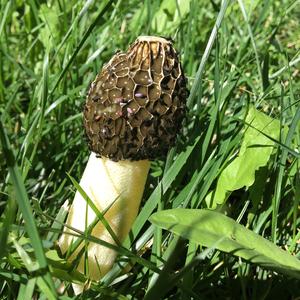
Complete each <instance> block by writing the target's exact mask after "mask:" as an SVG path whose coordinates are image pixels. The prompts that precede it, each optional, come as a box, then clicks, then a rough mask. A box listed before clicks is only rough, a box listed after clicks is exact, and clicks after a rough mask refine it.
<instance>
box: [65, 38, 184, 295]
mask: <svg viewBox="0 0 300 300" xmlns="http://www.w3.org/2000/svg"><path fill="white" fill-rule="evenodd" d="M187 93H188V92H187V89H186V79H185V77H184V74H183V71H182V68H181V65H180V62H179V60H178V56H177V54H176V51H175V49H174V48H173V46H172V42H171V41H170V40H168V39H165V38H162V37H155V36H140V37H139V38H138V39H137V40H136V41H135V42H134V43H133V44H132V45H131V46H130V47H129V49H128V50H127V52H125V53H122V52H118V53H116V54H115V55H114V56H113V57H112V59H111V60H110V61H109V62H108V63H107V64H106V65H105V66H104V67H103V69H102V71H101V72H100V73H99V74H98V75H97V77H96V79H95V81H94V82H93V83H92V84H91V86H90V89H89V92H88V95H87V99H86V103H85V106H84V112H83V115H84V127H85V132H86V136H87V138H88V143H89V148H90V150H91V154H90V157H89V160H88V162H87V165H86V168H85V171H84V173H83V176H82V178H81V180H80V186H81V187H82V189H83V190H84V191H85V192H86V194H87V195H88V196H89V198H90V199H91V200H92V201H93V204H94V205H95V206H96V207H97V209H98V210H99V211H105V210H106V209H108V208H109V209H108V210H107V211H106V213H105V219H106V220H107V222H108V223H109V225H110V227H111V229H112V230H113V231H114V233H115V236H116V237H117V239H118V240H119V242H120V243H122V241H123V240H124V238H125V237H126V236H127V234H128V232H129V231H130V228H131V226H132V223H133V222H134V220H135V218H136V215H137V213H138V209H139V205H140V202H141V199H142V195H143V192H144V186H145V183H146V179H147V174H148V171H149V167H150V160H153V159H157V158H162V157H164V156H165V155H166V153H167V151H168V149H169V147H170V146H172V145H174V142H175V138H176V135H177V133H178V131H179V130H180V127H181V123H182V120H183V118H184V114H185V103H186V98H187ZM95 218H96V214H95V212H94V210H93V209H92V208H91V207H90V206H88V205H87V202H86V200H84V198H83V197H82V195H81V194H80V192H79V191H77V192H76V194H75V198H74V201H73V204H72V206H71V208H70V211H69V214H68V218H67V221H66V224H67V225H68V227H67V228H65V230H64V233H63V234H62V236H61V237H60V239H59V246H60V248H61V251H62V253H66V252H67V250H68V248H69V247H70V245H71V244H72V242H74V236H73V235H72V234H71V233H72V230H71V229H70V227H73V228H76V229H78V230H81V231H83V232H84V231H85V229H86V228H87V227H88V226H89V225H90V224H91V223H92V222H93V221H94V220H95ZM91 234H92V235H93V236H96V237H97V238H99V239H101V240H103V241H106V242H109V243H111V244H116V241H115V239H114V238H113V237H112V235H111V234H110V233H109V232H108V231H107V230H106V228H105V226H104V225H103V224H102V222H101V221H100V220H99V222H98V223H97V224H96V226H95V227H94V228H93V230H92V232H91ZM83 244H84V243H82V245H81V247H78V249H77V250H76V251H75V253H73V254H72V255H71V257H69V260H71V261H72V260H74V259H75V258H77V256H78V253H79V251H80V250H81V249H82V247H83V246H84V245H83ZM87 252H88V253H87V256H88V268H87V270H88V276H89V278H90V279H92V280H99V279H100V278H101V277H102V276H104V275H105V274H106V273H107V272H108V271H109V270H110V269H111V267H112V265H113V263H114V261H115V258H116V255H117V252H116V251H114V250H112V249H111V248H108V247H104V246H102V245H99V244H96V243H92V242H90V243H89V244H88V247H87ZM84 264H85V259H84V255H83V257H82V258H81V259H80V262H79V265H78V267H77V269H78V270H79V271H80V272H81V273H84V270H85V266H84ZM77 288H78V287H77ZM81 291H82V288H80V287H79V288H78V289H77V292H78V293H79V292H81Z"/></svg>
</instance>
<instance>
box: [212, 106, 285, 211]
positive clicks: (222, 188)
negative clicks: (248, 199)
mask: <svg viewBox="0 0 300 300" xmlns="http://www.w3.org/2000/svg"><path fill="white" fill-rule="evenodd" d="M245 121H246V123H248V124H250V125H251V126H247V128H246V131H245V133H244V137H243V141H242V145H241V149H240V152H239V155H238V156H237V157H236V158H235V159H234V160H233V161H232V162H231V163H229V165H228V166H227V167H226V168H225V169H224V170H223V171H222V173H221V174H220V177H219V179H218V183H217V187H216V190H215V192H214V193H210V194H209V195H208V196H207V197H206V202H207V204H208V206H209V207H211V208H215V207H216V206H217V205H218V204H223V203H224V201H225V199H226V196H227V195H228V193H230V192H232V191H235V190H238V189H240V188H242V187H250V186H251V185H252V184H253V183H254V181H255V172H256V171H257V170H258V169H259V168H261V167H263V166H265V165H266V164H267V163H268V161H269V158H270V156H271V154H272V151H273V148H274V144H275V142H274V141H272V140H271V139H269V138H268V137H267V136H270V137H272V138H273V139H275V140H278V139H279V134H280V122H279V121H278V120H275V119H272V118H270V117H269V116H267V115H266V114H264V113H262V112H260V111H258V110H256V109H255V108H254V107H253V106H251V107H250V109H249V112H248V115H247V117H246V120H245ZM263 133H264V134H265V135H264V134H263Z"/></svg>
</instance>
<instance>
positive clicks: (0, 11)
mask: <svg viewBox="0 0 300 300" xmlns="http://www.w3.org/2000/svg"><path fill="white" fill-rule="evenodd" d="M299 4H300V2H299V1H293V0H282V1H279V0H274V1H270V0H262V1H248V0H247V1H246V0H239V1H230V0H228V1H226V0H224V1H213V0H211V1H209V0H203V1H196V0H190V1H188V0H185V1H175V0H164V1H157V0H153V1H150V0H147V1H144V2H141V1H136V0H131V1H121V0H119V1H64V0H58V1H44V2H42V1H36V0H30V1H27V2H23V1H9V0H8V1H6V0H2V1H1V2H0V112H1V122H0V138H1V147H0V191H1V193H0V213H1V217H0V224H1V225H0V228H1V229H0V249H1V251H0V295H1V297H0V298H1V299H57V298H58V297H59V298H60V299H75V298H76V297H75V296H74V295H73V292H72V288H71V286H70V282H71V281H74V280H84V278H83V277H82V275H80V274H78V273H76V272H75V271H74V270H72V266H70V265H69V264H67V263H66V262H65V261H64V260H63V258H60V257H59V255H58V254H57V251H56V249H57V248H56V241H57V238H58V236H59V233H60V232H61V228H62V224H63V221H64V217H65V211H64V209H62V208H61V207H62V205H63V204H64V203H65V201H67V200H68V201H72V199H73V196H74V192H75V186H74V185H73V183H72V181H71V180H70V177H69V176H68V174H70V175H71V176H72V178H75V180H76V181H79V180H80V177H81V174H82V173H83V170H84V167H85V163H86V161H87V157H88V149H87V146H86V144H85V143H84V136H83V126H82V114H81V108H82V106H83V103H84V101H85V95H86V92H87V89H88V86H89V84H90V82H91V81H92V80H93V79H94V77H95V75H96V74H97V73H98V72H99V70H100V69H101V67H102V66H103V64H104V63H105V62H107V61H108V60H109V58H110V57H111V56H112V55H113V53H114V52H115V51H116V50H117V49H122V50H126V49H127V48H128V45H129V44H130V43H132V42H133V41H134V40H135V38H136V37H137V36H139V35H146V34H151V35H162V36H169V37H172V38H173V39H174V40H175V47H176V49H178V50H179V52H180V54H181V59H182V64H183V68H184V70H185V74H186V76H187V78H188V81H189V90H190V96H189V99H188V102H187V105H188V108H189V111H188V116H187V118H186V121H185V123H184V126H183V127H184V128H183V130H182V132H181V133H180V136H179V138H178V143H177V145H176V147H174V148H173V149H171V150H170V151H169V154H168V157H167V159H166V161H155V162H153V163H152V165H151V171H150V176H149V179H148V182H147V185H146V190H145V193H144V198H143V203H142V206H141V210H140V213H139V215H138V217H137V220H136V222H135V223H134V226H133V228H132V232H131V234H130V239H129V238H128V239H127V240H126V241H125V242H124V244H123V248H120V247H117V249H119V250H120V253H121V254H120V257H119V258H118V262H119V263H118V264H116V265H115V266H114V268H113V269H112V270H111V271H110V272H109V273H108V274H107V275H106V276H105V277H104V278H103V279H102V281H101V282H100V283H99V284H97V283H93V284H92V288H91V289H90V290H89V291H87V292H85V293H84V294H83V295H82V296H81V298H82V299H225V298H227V299H271V298H275V299H277V298H278V299H296V297H297V296H300V288H299V281H297V279H296V278H294V277H292V276H286V275H283V274H282V273H281V272H278V273H277V272H274V271H271V270H268V269H264V268H261V267H259V266H258V265H256V264H252V263H249V262H246V261H244V260H242V259H240V258H238V257H236V256H233V255H230V254H225V253H223V252H220V251H217V250H213V249H210V248H205V247H204V246H203V245H201V244H200V245H199V244H196V243H194V242H192V241H188V240H185V239H181V238H179V237H177V236H174V235H173V234H171V233H170V232H169V231H165V230H161V229H159V228H158V227H156V226H154V225H152V224H151V223H150V222H149V221H148V219H149V217H150V216H151V215H152V214H153V213H154V212H155V211H160V210H164V209H170V208H177V207H184V208H197V209H201V208H206V207H208V205H209V204H208V202H207V199H208V195H209V194H210V193H212V192H214V191H215V190H216V186H217V182H218V179H219V178H220V176H221V174H222V171H223V170H224V169H225V168H226V167H227V166H228V165H229V163H230V162H231V161H232V160H233V159H234V158H235V157H236V156H237V154H238V153H239V150H240V147H241V144H242V140H243V134H244V129H245V126H246V125H245V123H244V122H243V120H244V119H245V114H246V112H247V110H248V108H249V107H250V105H254V107H255V108H256V109H257V110H258V111H260V112H263V113H264V114H266V115H268V116H270V117H271V118H273V119H276V120H279V122H280V128H281V131H280V132H278V139H276V140H275V142H274V149H273V151H272V155H271V156H270V159H269V160H268V163H267V164H266V165H265V166H263V167H261V168H259V169H258V170H256V172H255V181H254V183H253V184H252V185H250V186H248V187H242V188H239V189H236V190H233V191H232V192H231V193H227V195H226V200H224V202H223V203H222V205H220V206H219V207H217V208H216V209H217V210H218V211H220V212H222V213H225V214H226V215H227V216H229V217H231V218H232V219H234V220H237V221H238V222H239V223H240V224H243V225H245V226H246V227H247V228H248V229H250V230H251V231H253V232H256V233H258V234H260V235H262V236H263V237H264V238H266V239H268V240H271V241H272V242H273V243H274V244H276V245H277V246H279V247H281V248H282V249H284V250H286V251H287V252H289V253H291V254H292V255H294V256H296V257H298V258H300V248H299V240H300V231H299V228H300V227H299V225H300V216H299V200H300V173H299V145H300V125H299V120H300V108H299V100H300V98H299V95H300V77H299V76H300V73H299V66H300V65H299V62H300V60H299V57H300V52H299V49H300V40H299V36H300V21H299V20H300V10H299ZM249 159H252V160H254V161H255V158H253V157H252V158H249ZM55 219H56V221H57V222H54V220H55ZM220 226H222V224H220ZM78 234H81V233H80V232H79V233H78ZM86 238H87V239H88V240H94V241H96V242H99V243H101V241H99V240H97V239H96V237H92V236H90V235H87V237H86ZM129 262H130V264H128V263H129ZM129 266H131V267H130V268H129ZM123 268H126V270H127V271H123ZM128 270H130V271H128ZM159 270H161V271H159ZM62 284H64V286H65V293H64V295H59V294H58V292H57V291H58V287H60V286H61V285H62ZM78 298H80V297H78Z"/></svg>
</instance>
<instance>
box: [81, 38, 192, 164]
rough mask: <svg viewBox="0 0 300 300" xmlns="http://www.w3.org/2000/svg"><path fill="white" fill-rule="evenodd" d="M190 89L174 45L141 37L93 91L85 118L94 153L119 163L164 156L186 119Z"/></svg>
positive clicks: (109, 67) (119, 56) (98, 79)
mask: <svg viewBox="0 0 300 300" xmlns="http://www.w3.org/2000/svg"><path fill="white" fill-rule="evenodd" d="M186 85H187V81H186V78H185V77H184V74H183V71H182V68H181V65H180V62H179V59H178V56H177V53H176V51H175V49H174V48H173V45H172V42H171V41H170V40H167V39H165V38H162V37H154V36H140V37H138V38H137V40H136V41H135V42H134V43H133V44H132V45H131V46H130V47H129V49H128V50H127V52H125V53H123V52H118V53H116V54H115V55H114V56H113V57H112V59H111V60H110V61H109V62H108V63H107V64H106V65H105V66H104V67H103V69H102V71H101V72H100V73H99V74H98V75H97V76H96V79H95V80H94V81H93V82H92V84H91V86H90V89H89V92H88V95H87V99H86V103H85V106H84V113H83V114H84V127H85V132H86V135H87V137H88V141H89V148H90V150H91V151H93V152H95V153H96V154H97V155H98V156H99V157H108V158H110V159H111V160H114V161H119V160H125V159H128V160H141V159H150V160H151V159H156V158H160V157H162V156H164V155H165V154H166V153H167V151H168V149H169V148H170V147H171V146H172V145H174V143H175V138H176V135H177V133H178V132H179V130H180V128H181V124H182V121H183V118H184V116H185V110H186V98H187V96H188V91H187V87H186Z"/></svg>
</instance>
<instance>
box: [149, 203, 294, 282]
mask: <svg viewBox="0 0 300 300" xmlns="http://www.w3.org/2000/svg"><path fill="white" fill-rule="evenodd" d="M150 222H152V223H153V224H155V225H156V226H158V227H160V228H163V229H167V230H169V231H171V232H173V233H174V234H177V235H180V236H182V237H184V238H186V239H189V240H191V241H192V242H195V243H198V244H201V245H203V246H206V247H213V248H215V249H218V250H220V251H224V252H227V253H231V254H232V255H235V256H239V257H242V258H244V259H246V260H247V261H249V262H251V263H255V264H258V265H260V266H262V267H263V268H269V269H272V270H276V271H278V272H281V273H284V274H287V275H290V276H292V277H295V278H299V279H300V260H298V259H297V258H296V257H294V256H292V255H291V254H289V253H288V252H286V251H284V250H282V249H280V248H279V247H278V246H276V245H275V244H273V243H272V242H270V241H268V240H267V239H265V238H263V237H262V236H260V235H258V234H256V233H254V232H253V231H251V230H249V229H247V228H246V227H244V226H242V225H240V224H238V223H237V222H235V221H234V220H233V219H231V218H229V217H226V216H225V215H223V214H221V213H218V212H215V211H210V210H205V209H199V210H197V209H181V208H178V209H171V210H164V211H160V212H157V213H155V214H153V215H152V216H151V217H150Z"/></svg>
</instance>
